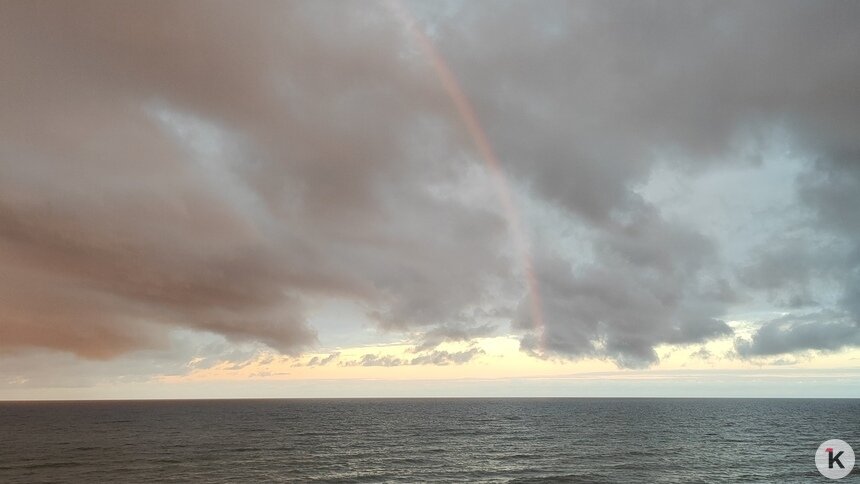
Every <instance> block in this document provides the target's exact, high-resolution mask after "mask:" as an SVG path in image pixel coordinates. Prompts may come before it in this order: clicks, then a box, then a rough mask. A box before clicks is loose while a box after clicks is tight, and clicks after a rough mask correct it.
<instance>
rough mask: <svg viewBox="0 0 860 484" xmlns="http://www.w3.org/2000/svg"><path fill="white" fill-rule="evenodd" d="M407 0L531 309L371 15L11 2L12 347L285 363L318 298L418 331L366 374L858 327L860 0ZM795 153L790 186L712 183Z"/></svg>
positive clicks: (482, 207) (377, 12)
mask: <svg viewBox="0 0 860 484" xmlns="http://www.w3.org/2000/svg"><path fill="white" fill-rule="evenodd" d="M405 7H406V8H407V9H409V10H410V11H414V14H415V15H416V17H417V18H418V23H419V25H420V26H421V27H422V28H424V29H425V30H426V31H427V32H429V33H430V37H431V39H432V41H433V42H434V43H435V44H436V45H437V47H438V49H439V52H440V54H441V55H442V57H443V58H444V60H445V62H447V63H448V64H450V68H451V70H452V72H454V73H455V74H456V76H457V77H458V80H459V81H460V82H461V83H462V86H463V89H464V91H465V92H466V95H467V96H468V97H469V98H470V100H471V101H472V102H473V103H474V105H475V110H476V114H477V116H478V118H479V119H480V121H481V123H482V125H483V127H484V128H485V129H486V131H487V134H488V138H489V139H490V141H491V143H492V144H493V146H494V148H495V151H496V152H497V153H498V155H499V158H500V159H501V162H502V165H503V169H504V170H505V172H506V173H507V176H508V178H509V181H510V184H511V186H512V187H513V190H514V194H515V199H516V201H517V205H518V207H519V208H520V209H521V210H520V211H521V212H522V217H523V219H524V222H525V223H524V225H525V227H526V229H525V230H526V231H527V232H528V234H527V235H528V238H529V239H530V240H531V252H532V256H533V258H534V260H535V274H534V277H535V279H536V280H537V281H538V283H539V286H540V290H541V292H540V296H541V298H540V299H541V303H542V310H543V316H544V317H543V321H533V320H532V317H533V316H532V315H533V314H534V312H533V311H531V310H530V307H529V304H530V302H529V300H528V298H527V297H526V294H525V288H524V285H523V283H522V280H523V279H522V278H523V274H522V273H521V271H520V269H519V268H520V267H521V266H522V261H521V260H519V259H518V256H517V255H516V252H515V251H514V250H512V244H511V238H510V233H509V228H508V227H507V224H506V216H505V215H506V214H505V213H503V210H502V209H501V204H500V203H499V201H498V199H497V198H496V195H495V193H494V191H493V189H492V184H491V183H490V181H489V179H488V178H487V176H486V173H485V169H484V162H483V161H482V160H481V158H480V156H479V153H478V152H476V150H475V149H474V147H473V141H472V140H471V139H470V138H469V135H468V132H467V131H466V130H465V129H464V125H463V121H462V120H461V119H459V118H458V116H457V111H456V110H455V109H454V107H453V105H452V102H451V100H450V99H448V98H447V96H446V91H445V89H444V88H443V86H442V85H441V83H440V81H439V79H437V77H436V75H435V74H434V71H433V68H432V62H431V59H427V58H425V56H424V54H423V51H422V49H421V48H420V46H419V45H418V44H417V43H416V42H417V40H416V38H415V36H414V35H413V34H412V33H410V31H409V28H408V26H405V25H404V24H403V23H402V21H400V20H398V17H397V16H396V15H394V14H393V13H392V11H391V10H390V9H389V8H388V7H387V6H386V4H384V3H380V4H369V3H363V4H361V5H358V4H352V5H350V4H344V3H342V2H289V3H284V2H259V3H255V4H253V5H244V4H243V5H239V4H236V3H231V2H211V3H208V4H206V5H205V7H204V6H202V5H200V4H194V3H176V2H162V1H152V2H124V1H119V2H106V1H81V2H75V3H69V4H56V3H49V2H4V3H3V4H2V5H0V63H2V65H3V66H4V68H3V69H2V72H0V266H2V267H3V277H0V349H2V350H3V351H4V352H9V353H13V352H18V351H31V350H39V351H41V350H42V349H48V350H56V351H61V352H71V353H73V354H75V355H78V356H81V357H84V358H89V359H110V358H114V357H116V356H118V355H122V354H125V353H129V352H133V351H136V350H143V349H159V348H164V347H166V346H167V345H168V344H169V340H170V338H169V334H170V333H171V332H172V331H176V330H177V329H190V330H193V331H198V332H210V333H216V334H220V335H223V336H225V337H226V338H228V339H229V340H230V341H233V342H243V341H247V342H260V343H263V344H266V345H268V346H270V347H272V348H274V349H277V350H279V351H281V352H284V353H291V354H297V353H301V352H302V351H304V350H305V349H306V348H309V347H312V346H314V345H315V344H316V342H317V341H318V333H317V329H316V328H315V327H313V325H312V324H310V323H309V307H308V300H310V299H314V300H315V301H319V300H324V299H325V298H340V299H347V300H350V301H356V302H358V303H359V304H360V305H361V307H363V308H366V310H367V311H366V312H367V316H368V317H369V318H370V319H371V320H372V321H373V322H374V324H376V325H377V327H378V328H380V329H381V330H383V331H390V332H395V333H403V334H410V335H415V334H419V335H423V336H421V337H419V338H418V341H416V342H415V345H416V348H418V350H420V351H421V352H422V353H421V354H420V355H419V356H416V357H415V359H412V360H409V361H396V362H395V361H388V360H385V358H384V357H378V356H374V355H368V358H367V360H366V361H365V360H364V359H362V360H361V361H359V362H357V363H356V364H361V365H381V366H386V365H392V364H456V363H462V362H465V361H468V360H469V359H470V358H472V357H473V356H475V355H474V354H471V353H468V352H467V353H462V354H461V353H453V354H451V353H446V352H444V351H438V350H435V348H436V347H437V346H438V345H439V344H441V343H445V342H457V341H468V340H470V339H473V338H477V337H482V336H486V335H489V334H492V333H493V332H494V331H508V330H510V331H514V332H516V333H517V334H518V335H520V336H521V338H522V347H523V349H524V350H526V351H529V352H531V353H533V354H535V355H538V356H542V357H563V358H579V357H597V358H606V359H610V360H612V361H614V362H616V363H617V364H618V365H619V366H623V367H646V366H649V365H653V364H655V363H657V362H658V361H659V358H658V356H657V353H656V351H655V347H657V346H659V345H661V344H684V345H685V344H698V343H702V342H705V341H708V340H710V339H714V338H723V337H732V336H733V330H732V326H731V325H730V324H729V323H730V322H731V318H732V317H733V316H734V315H735V314H736V313H742V312H743V311H744V310H745V309H748V308H756V309H757V310H758V311H759V312H760V313H761V312H762V311H761V310H762V308H764V311H763V312H764V313H767V314H769V316H764V317H758V316H757V317H756V318H757V319H755V320H754V321H753V323H755V324H757V326H756V329H755V330H754V333H753V334H752V335H751V336H750V337H749V338H746V337H741V338H739V339H738V340H737V343H736V351H737V352H738V354H740V355H741V356H743V357H749V358H751V357H755V356H757V355H776V354H782V353H791V352H797V351H807V350H836V349H839V348H843V347H846V346H857V345H860V212H858V210H856V207H858V206H860V139H858V137H857V133H858V132H860V91H858V89H857V87H856V79H858V78H860V56H858V55H857V52H858V51H860V31H858V30H860V29H857V24H858V21H860V4H857V3H853V2H837V1H825V2H817V3H814V4H813V3H809V2H784V1H779V2H776V1H774V2H768V1H765V2H757V3H750V2H740V1H738V2H734V1H729V2H690V3H686V4H683V5H671V6H670V5H667V4H663V3H660V2H629V3H625V2H612V3H606V2H577V3H570V2H541V3H540V4H534V3H532V2H493V3H492V4H490V3H489V2H463V3H462V4H461V3H457V2H455V3H453V4H451V5H450V8H446V9H438V10H437V9H436V7H435V6H434V5H433V4H420V5H419V4H412V3H408V2H407V3H406V4H405ZM789 152H790V153H791V155H790V156H789V155H785V153H789ZM775 153H776V154H775ZM789 157H790V158H791V159H793V160H795V161H796V162H797V163H798V164H801V165H802V169H801V170H800V171H799V172H798V174H797V175H796V176H794V175H793V176H792V178H791V180H790V182H789V183H788V185H789V186H787V187H786V186H777V185H776V184H775V183H774V182H773V181H772V180H771V181H769V180H768V179H764V180H763V181H762V182H761V183H760V184H759V185H756V186H754V187H753V189H752V190H750V192H753V193H742V194H740V193H735V192H734V190H735V189H736V187H734V186H733V185H732V184H730V183H728V182H724V181H719V180H720V178H719V176H717V175H719V174H720V173H723V172H725V171H727V170H730V169H736V168H738V167H741V168H743V169H749V170H759V169H761V170H763V169H764V168H762V167H765V166H773V165H776V166H787V165H786V163H787V161H786V160H787V159H788V158H789ZM667 173H669V174H673V176H677V177H680V178H683V179H690V180H696V179H700V178H702V177H712V178H714V179H715V180H718V181H717V182H715V183H716V186H717V189H716V190H715V193H716V194H717V195H715V196H713V197H707V198H706V197H705V195H702V194H693V195H691V196H690V200H684V201H682V202H673V203H676V204H678V203H680V204H686V205H687V206H689V207H695V210H692V209H690V210H688V211H687V215H685V216H680V215H678V214H676V213H674V212H672V211H671V210H669V208H668V204H669V203H670V202H669V201H671V200H672V198H671V196H670V195H672V194H671V193H670V194H668V195H666V194H664V195H666V196H665V197H664V198H661V199H658V198H655V196H653V193H651V192H649V189H651V188H653V187H655V186H660V183H661V179H660V177H665V176H667V175H666V174H667ZM776 193H779V194H780V195H779V196H780V197H782V198H780V200H781V201H780V205H779V210H778V211H777V210H773V211H769V212H762V213H759V214H753V215H754V216H753V215H750V214H743V213H738V214H733V215H732V216H731V217H728V218H726V217H718V216H717V215H718V214H720V213H722V212H721V207H724V206H725V205H726V204H729V203H730V202H731V198H732V197H754V196H761V197H764V198H767V195H768V194H776ZM783 194H787V195H783ZM696 197H699V198H696ZM774 198H776V195H774ZM667 200H669V201H667ZM694 202H695V203H694ZM727 220H728V221H727ZM737 220H749V222H748V223H746V228H745V229H744V230H745V231H744V232H743V234H748V233H752V234H753V235H743V236H741V235H737V236H734V237H733V235H734V233H733V232H732V230H734V229H733V228H732V227H734V225H733V224H732V222H733V221H737ZM738 239H740V240H738ZM541 323H542V324H543V327H537V328H536V325H537V326H540V324H541ZM699 356H700V357H702V358H704V354H703V353H700V354H699ZM326 363H329V364H330V363H331V361H330V360H329V361H326V362H325V363H323V360H319V361H317V362H316V363H315V364H318V365H322V364H326Z"/></svg>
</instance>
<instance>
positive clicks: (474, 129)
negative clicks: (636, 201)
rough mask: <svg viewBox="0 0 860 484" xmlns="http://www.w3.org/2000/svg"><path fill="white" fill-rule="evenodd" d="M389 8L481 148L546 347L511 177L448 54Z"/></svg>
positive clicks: (404, 14)
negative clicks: (450, 62)
mask: <svg viewBox="0 0 860 484" xmlns="http://www.w3.org/2000/svg"><path fill="white" fill-rule="evenodd" d="M386 4H387V5H388V7H389V9H390V10H391V11H392V12H393V13H394V15H395V17H396V18H397V19H398V20H399V21H400V22H401V23H402V24H403V25H404V26H405V27H406V29H407V31H408V32H409V33H410V34H411V35H412V37H413V38H414V39H415V41H416V42H417V43H418V46H419V47H420V49H421V52H422V53H423V54H424V55H425V56H426V57H427V58H428V59H429V60H430V61H431V63H432V65H433V71H434V72H435V73H436V77H437V78H438V79H439V81H440V82H441V84H442V87H443V88H444V89H445V92H446V94H447V95H448V97H449V98H451V101H452V102H453V104H454V107H455V108H456V109H457V114H458V115H459V117H460V119H461V120H462V121H463V124H464V125H465V127H466V131H467V132H468V133H469V137H470V138H471V139H472V142H473V143H474V145H475V148H476V149H477V150H478V154H479V155H480V156H481V159H482V160H483V161H484V165H485V167H486V169H487V172H488V173H489V175H490V178H491V180H492V183H493V187H494V190H495V192H496V196H497V197H498V198H499V201H500V203H501V206H502V210H503V212H504V214H505V218H506V219H507V223H508V228H509V230H510V233H511V237H512V239H513V243H514V249H515V250H516V253H517V255H518V257H519V260H520V264H521V265H522V267H521V269H522V272H523V274H524V277H525V285H526V290H527V292H528V299H529V306H530V314H531V320H532V324H533V325H534V329H535V331H536V332H537V336H538V341H539V345H540V348H541V349H542V348H543V347H544V333H545V331H544V319H543V305H542V303H541V297H540V285H539V283H538V279H537V276H536V274H535V269H534V262H533V259H532V255H531V250H530V244H529V237H528V234H527V232H526V231H525V230H524V229H523V224H522V219H521V217H520V213H519V210H517V206H516V204H515V203H514V198H513V195H512V193H511V188H510V184H509V183H508V178H507V176H506V175H505V171H504V169H503V168H502V164H501V162H500V161H499V157H498V156H497V155H496V152H495V150H494V149H493V145H492V144H490V140H489V138H488V137H487V133H486V131H484V128H483V127H482V126H481V123H480V121H479V120H478V115H477V114H476V113H475V108H474V107H473V106H472V103H471V101H469V98H468V97H467V96H466V93H465V92H464V91H463V88H462V87H460V82H459V81H458V80H457V77H456V76H455V75H454V72H453V71H451V68H450V67H449V66H448V63H447V62H445V58H444V57H442V55H441V54H440V53H439V51H438V50H437V49H436V46H435V45H434V44H433V41H432V40H430V38H429V37H428V36H427V34H425V33H424V31H423V30H422V29H421V28H420V27H419V26H418V22H417V21H416V19H415V17H414V16H412V14H411V13H410V12H409V11H408V10H407V8H406V6H405V5H403V3H402V2H401V1H400V0H389V1H388V2H387V3H386Z"/></svg>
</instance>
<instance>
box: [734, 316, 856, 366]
mask: <svg viewBox="0 0 860 484" xmlns="http://www.w3.org/2000/svg"><path fill="white" fill-rule="evenodd" d="M857 345H860V329H858V325H857V323H856V321H854V320H852V319H851V318H846V317H845V316H843V315H839V314H834V313H828V312H819V313H813V314H806V315H802V316H795V315H788V316H784V317H781V318H777V319H774V320H771V321H768V322H766V323H765V324H763V325H762V326H761V327H760V328H758V330H756V332H755V333H754V334H753V335H752V338H750V339H743V338H738V339H737V340H736V341H735V351H737V353H738V354H739V355H740V356H741V357H743V358H751V357H757V356H773V355H782V354H786V353H794V352H801V351H806V350H822V351H836V350H839V349H842V348H845V347H850V346H857Z"/></svg>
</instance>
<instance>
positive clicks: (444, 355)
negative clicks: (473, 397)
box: [340, 348, 484, 366]
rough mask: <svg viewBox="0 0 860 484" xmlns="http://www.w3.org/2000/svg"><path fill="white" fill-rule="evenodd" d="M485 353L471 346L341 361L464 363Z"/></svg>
mask: <svg viewBox="0 0 860 484" xmlns="http://www.w3.org/2000/svg"><path fill="white" fill-rule="evenodd" d="M481 354H484V351H483V350H481V349H480V348H470V349H468V350H464V351H455V352H448V351H431V352H428V353H424V354H421V355H418V356H416V357H414V358H412V359H403V358H397V357H394V356H390V355H375V354H373V353H368V354H366V355H364V356H362V357H361V358H360V359H358V360H351V361H344V362H341V363H340V365H341V366H406V365H436V366H446V365H462V364H464V363H468V362H469V361H471V360H472V359H473V358H475V357H476V356H478V355H481Z"/></svg>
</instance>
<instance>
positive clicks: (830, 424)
mask: <svg viewBox="0 0 860 484" xmlns="http://www.w3.org/2000/svg"><path fill="white" fill-rule="evenodd" d="M831 438H839V439H842V440H845V441H846V442H848V443H849V444H851V445H853V446H854V449H855V451H856V450H860V400H856V399H855V400H821V399H810V400H796V399H795V400H757V399H416V400H408V399H405V400H399V399H398V400H221V401H137V402H62V403H59V402H58V403H48V402H42V403H9V402H6V403H0V482H4V483H5V482H28V483H29V482H94V483H95V482H124V483H125V482H189V481H194V482H260V481H263V482H271V481H297V482H308V481H323V482H388V481H398V482H427V481H434V482H435V481H448V482H464V481H471V482H641V483H651V482H714V481H721V482H759V481H760V482H809V481H819V482H830V481H828V480H827V479H825V478H824V477H822V476H820V475H819V474H818V471H817V470H816V468H815V464H814V458H813V456H814V453H815V450H816V448H817V447H818V445H819V444H820V443H821V442H823V441H824V440H827V439H831ZM858 481H860V475H858V470H857V469H855V470H854V473H853V474H852V475H850V476H848V477H847V478H845V479H843V480H842V481H839V482H858Z"/></svg>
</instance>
